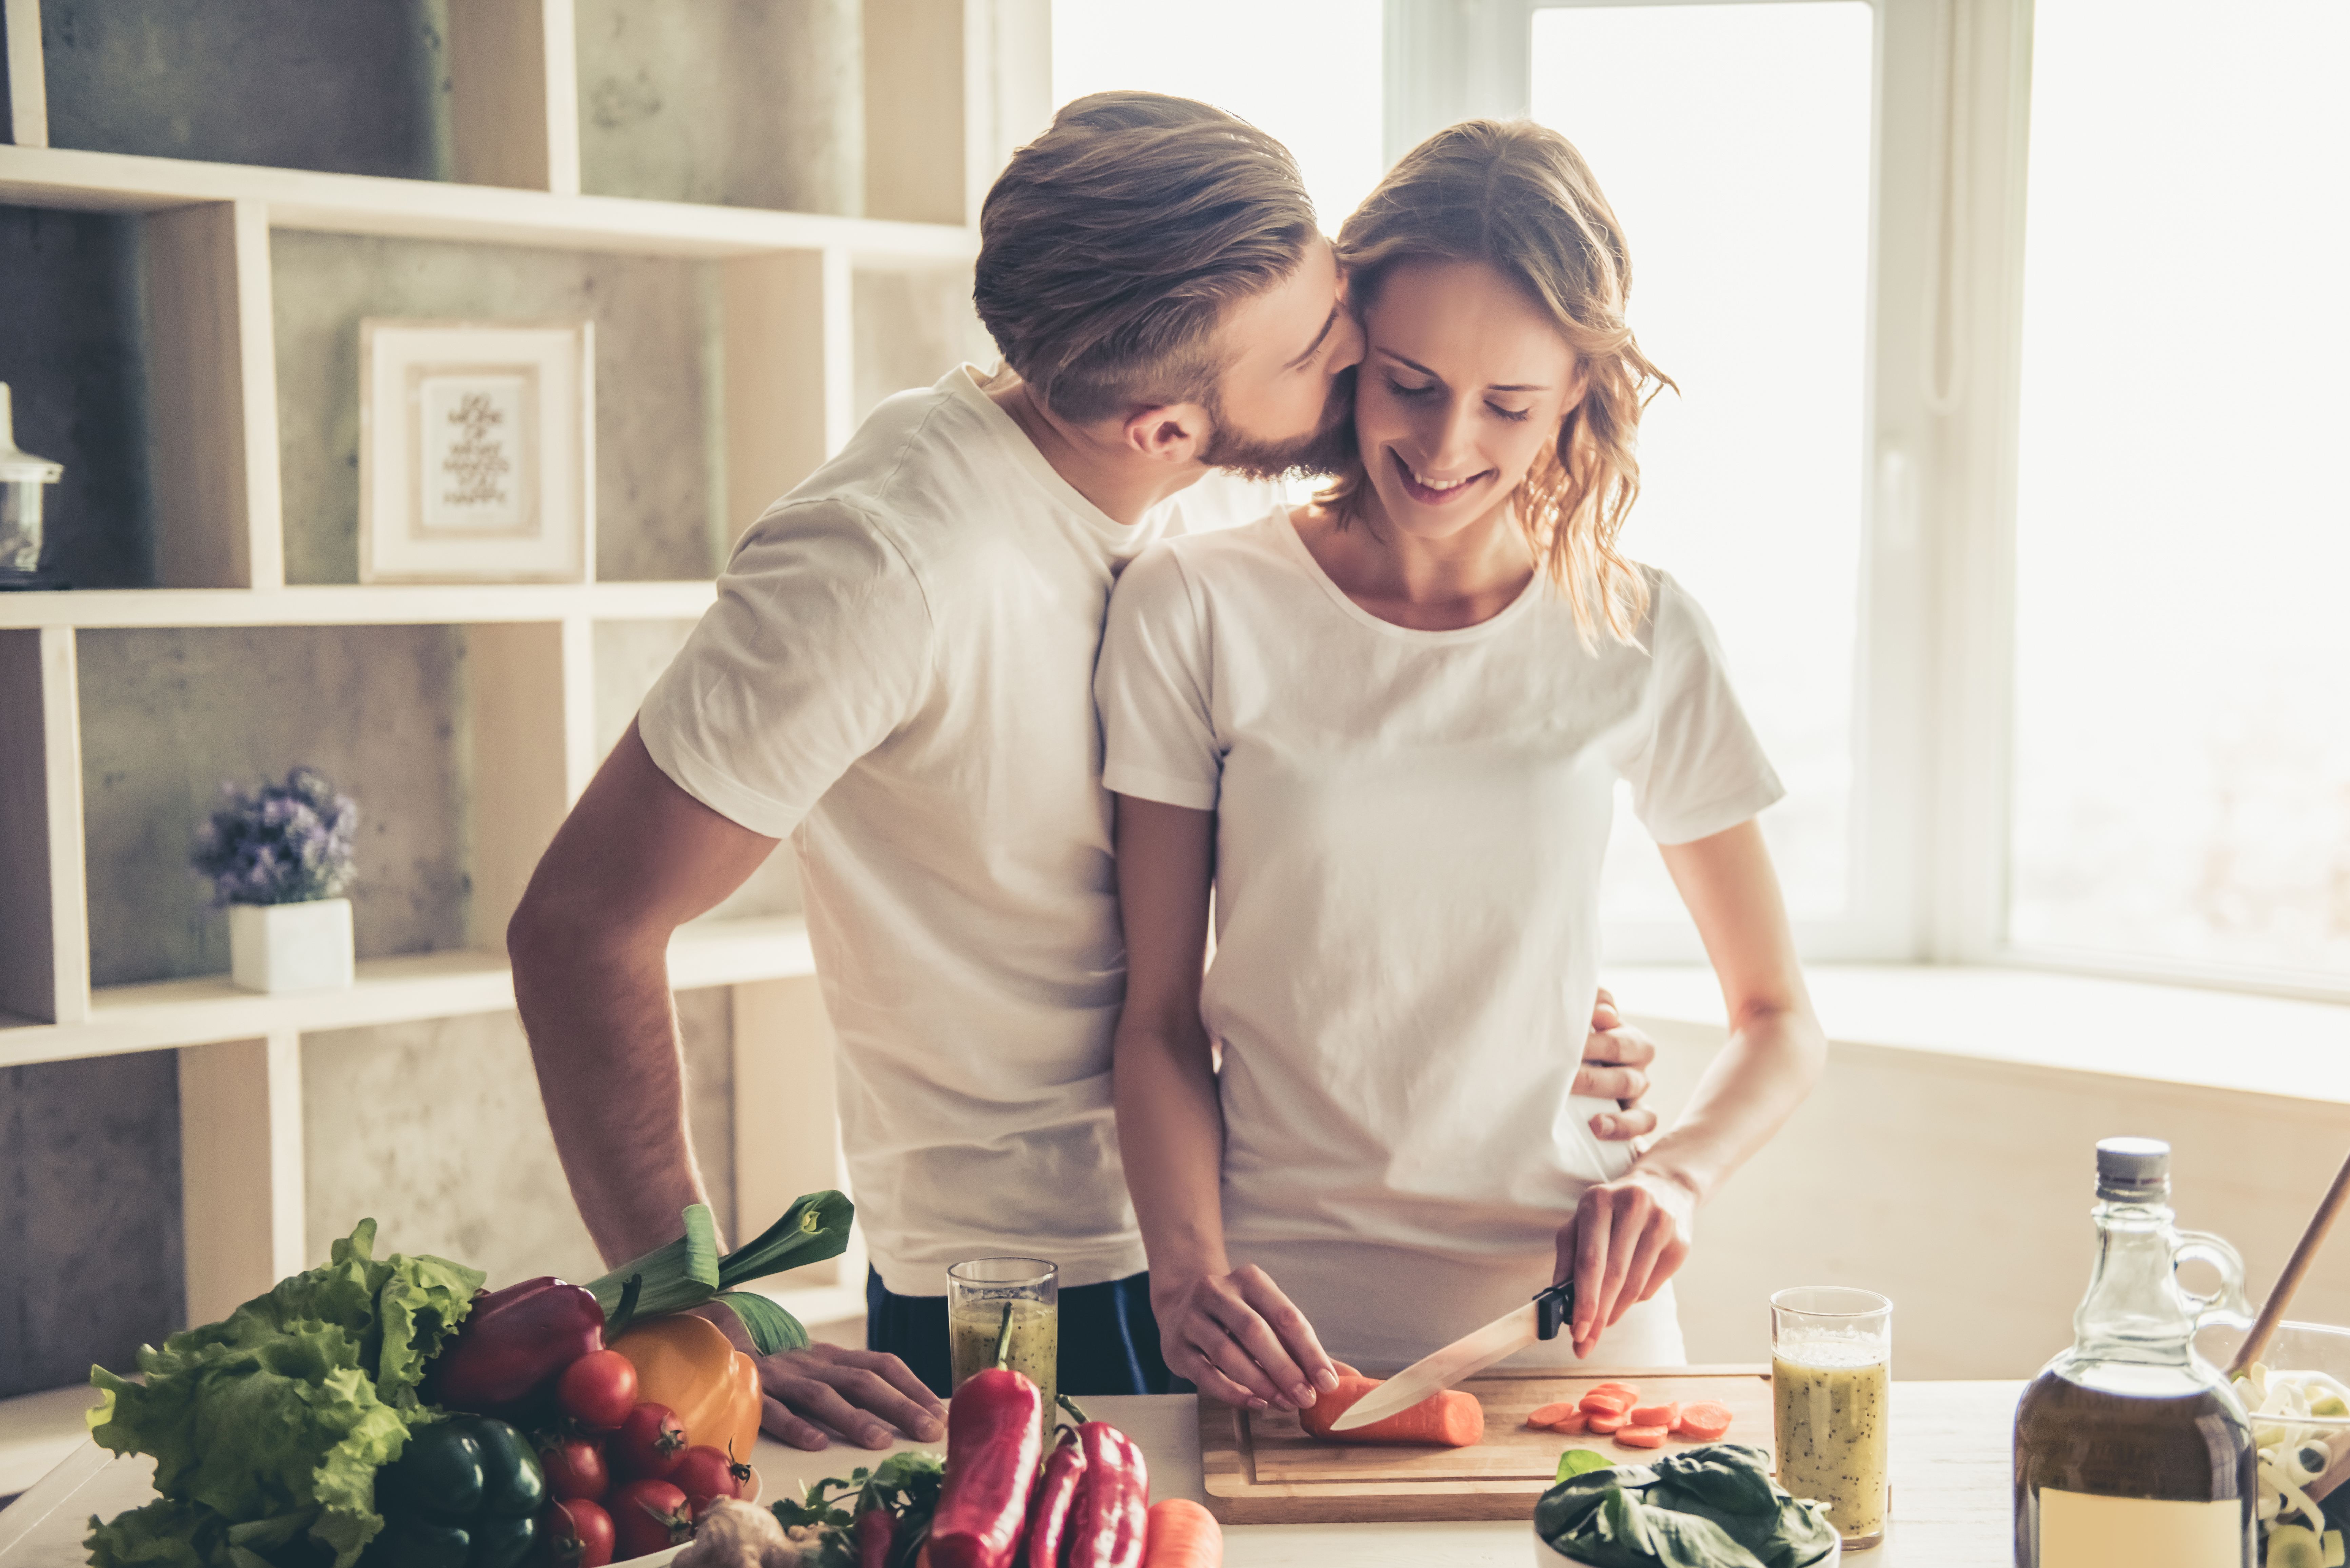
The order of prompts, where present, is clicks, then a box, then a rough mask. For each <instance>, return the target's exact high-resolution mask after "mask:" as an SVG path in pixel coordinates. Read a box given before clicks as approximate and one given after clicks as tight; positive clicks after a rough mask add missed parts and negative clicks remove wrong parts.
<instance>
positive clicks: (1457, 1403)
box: [1297, 1377, 1485, 1449]
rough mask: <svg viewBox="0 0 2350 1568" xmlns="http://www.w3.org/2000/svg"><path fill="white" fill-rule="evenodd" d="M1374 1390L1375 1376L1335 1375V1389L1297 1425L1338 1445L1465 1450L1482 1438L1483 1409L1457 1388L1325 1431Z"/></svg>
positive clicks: (1305, 1412) (1301, 1416)
mask: <svg viewBox="0 0 2350 1568" xmlns="http://www.w3.org/2000/svg"><path fill="white" fill-rule="evenodd" d="M1378 1386H1379V1379H1378V1378H1376V1377H1341V1378H1339V1379H1338V1386H1337V1387H1336V1388H1334V1389H1332V1390H1331V1391H1330V1392H1329V1393H1327V1394H1325V1395H1323V1396H1322V1397H1320V1398H1318V1399H1316V1400H1315V1401H1314V1403H1313V1404H1311V1405H1308V1406H1307V1407H1305V1409H1303V1410H1300V1411H1299V1412H1297V1424H1298V1425H1299V1426H1301V1427H1303V1428H1305V1430H1306V1431H1307V1432H1309V1433H1311V1434H1312V1435H1313V1436H1315V1437H1317V1438H1330V1439H1331V1440H1332V1441H1334V1442H1340V1443H1417V1444H1419V1445H1421V1446H1423V1447H1426V1448H1431V1449H1465V1448H1469V1447H1471V1446H1472V1445H1474V1444H1476V1443H1480V1442H1482V1441H1483V1440H1484V1438H1485V1407H1483V1406H1482V1405H1480V1404H1479V1403H1477V1396H1475V1395H1474V1394H1463V1393H1461V1391H1460V1390H1459V1389H1457V1388H1447V1389H1445V1390H1444V1391H1443V1392H1442V1393H1440V1394H1431V1395H1430V1396H1429V1397H1427V1398H1425V1399H1422V1400H1421V1401H1420V1402H1419V1404H1417V1405H1414V1406H1413V1407H1411V1408H1410V1409H1409V1410H1399V1411H1398V1412H1397V1413H1396V1414H1394V1415H1392V1416H1389V1417H1388V1418H1387V1419H1386V1420H1384V1421H1374V1422H1372V1423H1371V1424H1370V1425H1369V1426H1367V1427H1357V1428H1355V1429H1354V1430H1353V1431H1351V1432H1336V1433H1334V1432H1332V1431H1331V1430H1330V1423H1331V1422H1333V1421H1335V1420H1336V1419H1337V1418H1338V1417H1341V1416H1343V1415H1345V1414H1346V1413H1347V1410H1348V1409H1350V1408H1352V1407H1353V1406H1354V1404H1355V1402H1356V1401H1357V1400H1358V1399H1360V1398H1362V1397H1364V1396H1365V1395H1367V1394H1368V1393H1369V1392H1370V1391H1371V1390H1372V1389H1374V1388H1377V1387H1378Z"/></svg>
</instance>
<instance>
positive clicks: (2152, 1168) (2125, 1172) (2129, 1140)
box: [2097, 1137, 2170, 1202]
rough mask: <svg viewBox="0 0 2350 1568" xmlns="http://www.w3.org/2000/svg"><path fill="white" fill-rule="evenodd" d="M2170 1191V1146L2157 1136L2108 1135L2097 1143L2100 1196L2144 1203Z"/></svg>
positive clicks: (2098, 1193)
mask: <svg viewBox="0 0 2350 1568" xmlns="http://www.w3.org/2000/svg"><path fill="white" fill-rule="evenodd" d="M2169 1190H2170V1146H2169V1145H2168V1144H2167V1143H2165V1142H2163V1141H2162V1140H2161V1139H2160V1138H2158V1137H2109V1138H2105V1139H2102V1140H2100V1141H2099V1142H2098V1144H2097V1196H2098V1197H2100V1198H2109V1199H2118V1200H2120V1201H2122V1202H2130V1201H2133V1200H2136V1201H2140V1202H2143V1201H2144V1200H2146V1199H2154V1198H2161V1197H2163V1196H2165V1195H2166V1194H2167V1193H2168V1191H2169Z"/></svg>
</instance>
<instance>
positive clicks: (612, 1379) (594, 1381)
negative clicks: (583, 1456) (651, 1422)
mask: <svg viewBox="0 0 2350 1568" xmlns="http://www.w3.org/2000/svg"><path fill="white" fill-rule="evenodd" d="M555 1402H556V1405H558V1406H560V1407H562V1410H563V1413H564V1414H565V1415H567V1416H568V1417H571V1418H572V1419H573V1420H575V1421H577V1422H578V1423H579V1424H580V1425H581V1426H583V1427H593V1428H597V1429H598V1431H607V1432H608V1431H610V1430H611V1429H612V1428H615V1427H617V1426H619V1424H620V1423H621V1422H623V1421H625V1420H627V1419H628V1418H629V1411H630V1410H631V1409H633V1408H634V1407H635V1406H636V1403H637V1366H636V1363H635V1362H633V1361H630V1360H629V1358H628V1357H627V1356H625V1355H621V1354H620V1353H619V1351H617V1350H591V1351H589V1352H588V1353H587V1355H583V1356H581V1357H580V1358H579V1359H578V1360H577V1361H575V1362H573V1363H572V1364H571V1365H570V1366H567V1367H565V1368H564V1369H563V1376H561V1377H559V1378H557V1379H556V1384H555Z"/></svg>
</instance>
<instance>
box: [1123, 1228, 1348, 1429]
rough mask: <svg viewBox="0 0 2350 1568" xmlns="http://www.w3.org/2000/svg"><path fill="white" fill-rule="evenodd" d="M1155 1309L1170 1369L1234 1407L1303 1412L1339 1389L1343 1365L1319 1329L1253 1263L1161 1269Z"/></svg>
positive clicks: (1153, 1288)
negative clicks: (1193, 1270) (1211, 1269)
mask: <svg viewBox="0 0 2350 1568" xmlns="http://www.w3.org/2000/svg"><path fill="white" fill-rule="evenodd" d="M1150 1310H1151V1311H1152V1312H1153V1313H1154V1314H1157V1316H1158V1319H1159V1353H1160V1354H1161V1355H1164V1356H1165V1357H1166V1358H1167V1367H1168V1370H1169V1371H1170V1372H1172V1373H1174V1374H1175V1375H1176V1376H1178V1377H1188V1378H1190V1379H1191V1381H1192V1383H1194V1384H1195V1385H1197V1386H1198V1387H1199V1390H1200V1392H1201V1393H1202V1394H1204V1395H1206V1396H1207V1397H1209V1398H1211V1399H1221V1400H1222V1401H1223V1402H1224V1403H1225V1404H1227V1405H1242V1406H1245V1407H1248V1408H1250V1409H1252V1410H1262V1409H1263V1408H1265V1407H1267V1406H1270V1405H1282V1406H1286V1407H1289V1408H1290V1409H1293V1410H1303V1409H1304V1408H1305V1407H1307V1406H1308V1405H1311V1404H1313V1403H1314V1397H1315V1391H1316V1390H1317V1389H1318V1390H1320V1391H1321V1392H1323V1393H1327V1392H1329V1391H1330V1390H1331V1389H1333V1388H1336V1386H1338V1367H1337V1364H1336V1362H1333V1361H1332V1360H1331V1359H1330V1358H1329V1357H1328V1356H1327V1355H1324V1354H1323V1352H1322V1342H1321V1341H1320V1340H1318V1339H1316V1338H1315V1337H1314V1325H1313V1324H1309V1323H1307V1322H1306V1321H1305V1314H1304V1313H1302V1312H1299V1311H1298V1310H1297V1308H1296V1306H1295V1304H1294V1303H1291V1301H1290V1299H1289V1298H1288V1297H1287V1296H1285V1295H1284V1294H1282V1293H1281V1287H1280V1286H1278V1285H1276V1284H1274V1282H1273V1276H1272V1275H1270V1274H1268V1273H1266V1272H1264V1271H1263V1269H1260V1268H1258V1267H1257V1266H1256V1265H1255V1264H1254V1263H1244V1264H1243V1265H1242V1266H1241V1267H1239V1268H1237V1269H1234V1270H1232V1272H1229V1273H1203V1274H1192V1275H1189V1276H1178V1275H1174V1274H1169V1273H1163V1272H1161V1271H1159V1270H1157V1269H1154V1270H1152V1271H1151V1274H1150Z"/></svg>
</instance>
